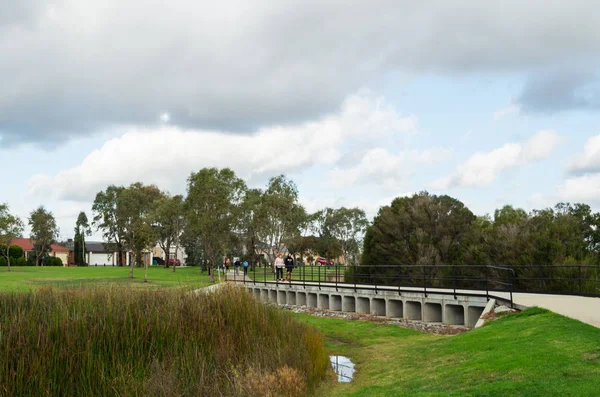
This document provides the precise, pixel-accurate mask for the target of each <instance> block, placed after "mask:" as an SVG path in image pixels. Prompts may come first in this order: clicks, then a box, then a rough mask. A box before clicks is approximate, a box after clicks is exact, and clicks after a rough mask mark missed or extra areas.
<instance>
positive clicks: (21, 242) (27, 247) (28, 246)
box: [10, 238, 69, 252]
mask: <svg viewBox="0 0 600 397" xmlns="http://www.w3.org/2000/svg"><path fill="white" fill-rule="evenodd" d="M10 245H18V246H19V247H21V248H23V251H33V241H31V240H30V239H28V238H16V239H13V240H12V241H11V242H10ZM50 247H51V249H52V251H54V252H69V249H68V248H66V247H63V246H62V245H58V244H52V245H51V246H50Z"/></svg>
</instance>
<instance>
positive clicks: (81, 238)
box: [73, 211, 92, 266]
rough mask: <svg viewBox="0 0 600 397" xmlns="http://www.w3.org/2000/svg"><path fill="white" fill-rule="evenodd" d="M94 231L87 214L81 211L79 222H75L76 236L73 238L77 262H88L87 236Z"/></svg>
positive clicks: (82, 263) (78, 263)
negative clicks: (86, 253) (86, 254)
mask: <svg viewBox="0 0 600 397" xmlns="http://www.w3.org/2000/svg"><path fill="white" fill-rule="evenodd" d="M91 234H92V231H91V229H90V224H89V222H88V218H87V215H86V214H85V212H83V211H81V212H80V213H79V216H77V222H76V223H75V238H74V239H73V251H74V257H75V258H74V259H75V264H76V265H80V266H83V265H85V263H86V260H85V252H86V249H85V236H86V235H87V236H90V235H91Z"/></svg>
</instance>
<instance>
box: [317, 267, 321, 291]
mask: <svg viewBox="0 0 600 397" xmlns="http://www.w3.org/2000/svg"><path fill="white" fill-rule="evenodd" d="M317 283H318V285H319V291H320V290H321V266H319V274H318V279H317Z"/></svg>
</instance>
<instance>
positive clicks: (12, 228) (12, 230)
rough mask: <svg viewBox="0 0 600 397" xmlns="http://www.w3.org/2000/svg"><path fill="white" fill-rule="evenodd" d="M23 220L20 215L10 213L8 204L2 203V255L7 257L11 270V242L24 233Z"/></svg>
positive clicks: (0, 230)
mask: <svg viewBox="0 0 600 397" xmlns="http://www.w3.org/2000/svg"><path fill="white" fill-rule="evenodd" d="M23 228H24V225H23V222H22V221H21V219H20V218H19V217H18V216H15V215H13V214H11V213H10V209H9V207H8V204H0V245H2V247H3V249H2V255H3V256H5V257H6V264H7V265H8V271H9V272H10V259H11V255H10V254H11V248H12V247H11V245H10V242H11V241H12V240H13V239H15V238H17V237H21V235H22V234H23Z"/></svg>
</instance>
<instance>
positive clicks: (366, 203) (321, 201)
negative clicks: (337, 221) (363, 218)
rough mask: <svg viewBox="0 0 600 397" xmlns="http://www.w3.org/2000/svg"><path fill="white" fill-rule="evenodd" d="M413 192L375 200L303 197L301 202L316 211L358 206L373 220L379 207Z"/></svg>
mask: <svg viewBox="0 0 600 397" xmlns="http://www.w3.org/2000/svg"><path fill="white" fill-rule="evenodd" d="M413 194H415V192H399V193H396V194H394V195H393V196H387V197H384V198H380V199H374V200H369V199H363V198H360V199H356V198H349V197H338V198H333V197H328V198H322V197H320V198H306V197H301V198H300V203H301V204H302V205H303V206H304V208H306V210H307V211H308V212H315V211H318V210H321V209H323V208H326V207H330V208H339V207H346V208H354V207H358V208H361V209H363V210H364V211H365V214H366V215H367V218H369V220H373V218H374V217H375V216H376V215H377V212H379V209H380V208H381V207H383V206H386V205H390V204H391V203H392V201H393V200H394V199H395V198H396V197H409V196H412V195H413Z"/></svg>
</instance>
